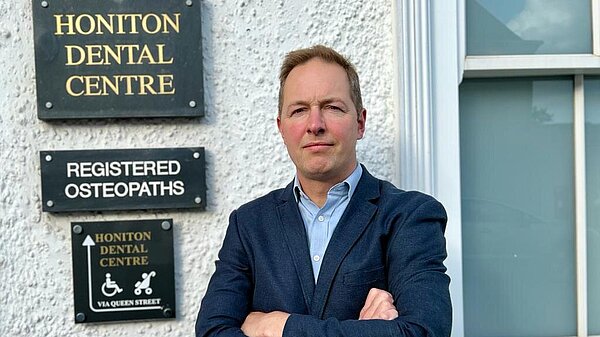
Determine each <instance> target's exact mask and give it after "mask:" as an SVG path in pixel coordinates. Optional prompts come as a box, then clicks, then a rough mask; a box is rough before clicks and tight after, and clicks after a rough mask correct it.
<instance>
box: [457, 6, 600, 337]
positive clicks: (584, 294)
mask: <svg viewBox="0 0 600 337" xmlns="http://www.w3.org/2000/svg"><path fill="white" fill-rule="evenodd" d="M465 13H466V18H465V21H466V32H467V34H466V36H467V38H466V42H467V46H466V50H467V56H466V60H465V72H464V76H465V78H466V79H465V80H464V81H463V83H462V84H461V85H460V97H459V122H460V151H461V155H460V177H461V210H462V269H463V289H462V291H463V298H464V305H463V308H462V309H463V314H464V336H468V337H471V336H473V337H475V336H477V337H479V336H575V335H577V336H591V335H596V336H600V320H599V319H598V317H600V128H599V126H600V77H598V76H596V75H597V74H600V57H599V56H598V55H600V52H599V51H600V29H599V27H600V19H599V18H600V1H599V0H591V1H590V0H504V1H502V0H466V10H465Z"/></svg>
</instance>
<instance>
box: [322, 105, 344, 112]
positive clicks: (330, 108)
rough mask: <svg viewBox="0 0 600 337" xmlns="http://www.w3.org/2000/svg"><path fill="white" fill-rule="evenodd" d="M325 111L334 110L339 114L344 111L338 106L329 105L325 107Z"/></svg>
mask: <svg viewBox="0 0 600 337" xmlns="http://www.w3.org/2000/svg"><path fill="white" fill-rule="evenodd" d="M325 109H328V110H334V111H341V112H343V111H344V110H343V109H342V108H340V107H339V106H337V105H331V104H328V105H326V106H325Z"/></svg>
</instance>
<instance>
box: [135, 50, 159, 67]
mask: <svg viewBox="0 0 600 337" xmlns="http://www.w3.org/2000/svg"><path fill="white" fill-rule="evenodd" d="M143 59H147V60H148V64H156V61H154V57H153V56H152V53H151V52H150V48H148V45H144V47H142V51H141V52H140V57H139V58H138V60H137V62H136V64H143V62H142V60H143Z"/></svg>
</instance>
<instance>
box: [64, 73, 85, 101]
mask: <svg viewBox="0 0 600 337" xmlns="http://www.w3.org/2000/svg"><path fill="white" fill-rule="evenodd" d="M74 80H78V81H79V82H83V76H77V75H74V76H71V77H69V78H68V79H67V83H65V89H66V90H67V93H68V94H69V95H71V96H74V97H78V96H81V95H83V94H84V93H85V90H81V91H77V92H75V91H74V90H73V84H72V82H73V81H74Z"/></svg>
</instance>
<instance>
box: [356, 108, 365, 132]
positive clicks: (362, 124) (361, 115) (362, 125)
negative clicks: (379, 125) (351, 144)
mask: <svg viewBox="0 0 600 337" xmlns="http://www.w3.org/2000/svg"><path fill="white" fill-rule="evenodd" d="M357 121H358V132H357V137H356V139H362V138H363V136H364V135H365V125H366V122H367V109H365V108H363V109H362V110H361V111H359V112H358V120H357Z"/></svg>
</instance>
